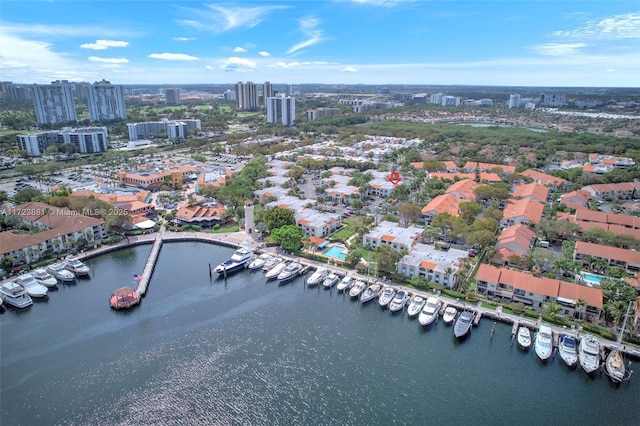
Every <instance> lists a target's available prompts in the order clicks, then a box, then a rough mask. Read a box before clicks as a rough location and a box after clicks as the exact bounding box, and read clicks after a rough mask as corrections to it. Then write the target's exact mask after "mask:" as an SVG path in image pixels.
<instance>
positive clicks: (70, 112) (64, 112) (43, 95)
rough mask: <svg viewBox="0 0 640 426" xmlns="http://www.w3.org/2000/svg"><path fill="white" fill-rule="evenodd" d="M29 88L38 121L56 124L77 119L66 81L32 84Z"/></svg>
mask: <svg viewBox="0 0 640 426" xmlns="http://www.w3.org/2000/svg"><path fill="white" fill-rule="evenodd" d="M31 90H32V97H33V104H34V106H35V109H36V119H37V120H38V123H40V124H56V123H64V122H69V121H77V120H78V117H77V116H76V105H75V104H74V102H73V95H72V94H71V85H70V84H69V82H68V81H66V80H63V81H54V82H52V83H51V84H34V85H33V86H32V87H31Z"/></svg>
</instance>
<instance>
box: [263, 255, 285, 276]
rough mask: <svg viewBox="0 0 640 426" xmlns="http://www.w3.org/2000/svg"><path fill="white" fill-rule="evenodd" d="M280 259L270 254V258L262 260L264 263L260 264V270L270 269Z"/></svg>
mask: <svg viewBox="0 0 640 426" xmlns="http://www.w3.org/2000/svg"><path fill="white" fill-rule="evenodd" d="M281 261H282V260H281V259H280V258H279V257H278V256H272V257H271V258H270V259H267V260H266V261H265V262H264V265H262V270H263V271H264V272H265V273H266V272H268V271H270V270H271V269H273V267H274V266H276V265H277V264H278V263H280V262H281Z"/></svg>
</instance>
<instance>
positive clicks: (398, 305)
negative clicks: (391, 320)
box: [389, 290, 411, 313]
mask: <svg viewBox="0 0 640 426" xmlns="http://www.w3.org/2000/svg"><path fill="white" fill-rule="evenodd" d="M410 297H411V295H410V294H409V293H408V292H406V291H404V290H398V291H397V292H396V295H395V296H394V297H393V300H392V301H391V302H389V311H391V313H395V312H400V311H401V310H403V309H404V307H405V306H406V305H407V303H408V302H409V298H410Z"/></svg>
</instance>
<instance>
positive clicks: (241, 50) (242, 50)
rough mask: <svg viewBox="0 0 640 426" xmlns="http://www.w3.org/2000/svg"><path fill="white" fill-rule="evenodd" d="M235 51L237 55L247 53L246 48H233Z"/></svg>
mask: <svg viewBox="0 0 640 426" xmlns="http://www.w3.org/2000/svg"><path fill="white" fill-rule="evenodd" d="M233 51H234V52H236V53H244V52H246V51H247V49H245V48H244V47H240V46H236V47H234V48H233Z"/></svg>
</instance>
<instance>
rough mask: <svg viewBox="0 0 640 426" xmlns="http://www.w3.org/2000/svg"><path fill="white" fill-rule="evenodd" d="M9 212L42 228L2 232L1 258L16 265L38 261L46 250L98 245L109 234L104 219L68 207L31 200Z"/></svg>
mask: <svg viewBox="0 0 640 426" xmlns="http://www.w3.org/2000/svg"><path fill="white" fill-rule="evenodd" d="M7 213H9V214H12V215H15V216H17V217H18V218H19V219H20V220H21V221H22V222H24V223H25V224H27V225H29V226H34V227H37V228H40V229H41V231H40V232H36V233H29V234H14V233H13V232H10V231H4V232H0V241H2V244H0V258H2V257H5V258H10V259H12V260H13V266H22V265H27V264H29V263H33V262H36V261H38V260H40V258H41V257H42V255H43V253H45V252H51V253H64V252H66V251H68V250H69V249H70V248H73V247H75V246H77V245H79V244H80V245H82V244H84V245H86V246H94V245H96V244H99V243H100V242H101V241H102V240H103V239H104V238H105V237H106V235H107V233H106V229H105V224H104V220H102V219H98V218H95V217H91V216H85V215H82V214H80V213H78V212H75V211H73V210H69V209H68V208H66V207H54V206H50V205H48V204H44V203H37V202H29V203H25V204H20V205H18V206H16V207H15V208H13V209H9V210H8V212H7Z"/></svg>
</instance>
